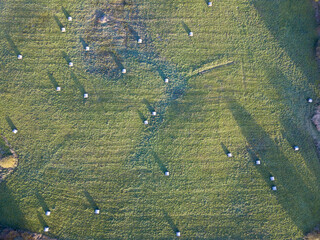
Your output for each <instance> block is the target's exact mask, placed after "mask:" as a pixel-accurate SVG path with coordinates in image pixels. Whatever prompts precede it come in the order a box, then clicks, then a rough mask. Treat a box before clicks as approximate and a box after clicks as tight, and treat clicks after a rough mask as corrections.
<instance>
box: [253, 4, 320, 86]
mask: <svg viewBox="0 0 320 240" xmlns="http://www.w3.org/2000/svg"><path fill="white" fill-rule="evenodd" d="M299 4H300V3H299V2H298V1H292V0H284V1H274V2H273V3H272V4H270V1H268V0H256V1H252V5H253V6H254V7H255V9H256V10H257V12H258V13H259V16H260V17H261V19H262V20H263V22H264V23H265V25H266V27H267V28H268V30H269V31H270V32H271V33H272V35H273V37H275V38H276V39H277V41H278V43H279V44H280V47H281V48H283V49H285V51H286V53H287V54H288V55H289V57H290V58H291V60H292V61H294V63H295V64H296V65H297V66H298V68H300V69H301V70H302V71H303V73H304V75H305V76H307V79H309V80H312V81H311V83H315V82H316V81H317V74H316V72H315V71H312V69H313V68H312V67H311V66H310V62H308V61H305V59H306V56H305V54H306V52H305V51H297V49H301V48H302V47H303V46H305V44H306V43H308V42H309V41H310V40H311V41H313V42H312V43H311V44H312V45H313V44H314V42H316V38H315V35H313V36H314V38H313V39H310V38H309V37H308V33H309V32H310V31H312V33H313V32H315V25H314V26H310V24H309V19H307V20H306V19H304V18H303V17H308V18H309V17H312V16H310V15H306V13H305V12H303V10H304V9H303V8H301V7H299V6H300V5H299ZM301 4H309V5H310V12H311V11H312V10H313V8H312V6H311V2H310V3H309V2H308V3H301ZM283 9H286V10H285V11H283ZM297 11H298V12H297ZM284 12H285V14H286V19H285V21H284V19H283V16H282V15H281V14H282V13H284ZM287 13H290V14H287ZM312 14H313V12H312ZM312 14H311V15H312ZM311 28H314V29H311ZM283 29H285V31H283ZM309 35H311V34H309ZM310 48H311V46H310ZM308 52H309V50H308Z"/></svg>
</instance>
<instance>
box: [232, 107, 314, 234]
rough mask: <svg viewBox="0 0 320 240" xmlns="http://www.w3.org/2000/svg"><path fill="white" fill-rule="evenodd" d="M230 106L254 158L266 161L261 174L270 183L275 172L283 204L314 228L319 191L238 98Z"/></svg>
mask: <svg viewBox="0 0 320 240" xmlns="http://www.w3.org/2000/svg"><path fill="white" fill-rule="evenodd" d="M228 107H229V109H230V111H231V113H232V115H233V117H234V119H235V120H236V122H237V124H238V126H239V127H240V129H241V132H242V134H243V136H244V137H245V138H246V140H247V142H248V144H249V149H250V150H249V151H250V154H251V157H252V158H253V157H257V156H259V159H260V160H261V162H262V163H263V165H262V166H257V168H258V171H259V172H260V173H261V176H262V177H263V178H264V180H265V181H266V182H267V183H268V184H270V182H269V179H267V177H268V176H269V175H270V174H271V173H272V174H273V175H274V176H275V177H276V179H277V182H276V183H277V184H278V185H280V187H279V189H278V191H277V192H275V196H276V197H277V200H278V202H279V204H281V206H282V208H283V209H284V210H285V211H286V212H287V213H288V215H289V216H290V218H291V219H292V221H293V222H294V223H295V225H296V226H297V227H298V228H299V229H300V230H302V231H303V232H306V231H308V230H310V228H311V227H312V226H313V225H314V219H318V220H320V219H319V218H320V217H319V210H320V209H319V207H317V205H318V204H317V202H318V201H319V200H320V198H319V194H316V193H314V191H312V190H311V189H310V188H309V186H308V185H306V183H305V182H304V181H303V179H302V178H301V176H300V174H299V173H298V172H297V170H296V167H295V166H293V165H292V164H291V162H290V161H289V159H287V158H286V156H285V155H284V154H283V153H282V152H281V150H280V149H279V147H278V146H277V145H276V144H275V143H274V141H273V140H272V139H271V138H270V136H269V135H268V134H267V132H265V130H264V129H263V128H262V127H261V126H260V125H259V124H257V123H256V121H255V120H254V119H253V118H252V116H251V115H250V114H249V113H248V112H247V111H246V109H245V108H244V107H242V106H241V105H240V104H239V103H237V102H235V101H232V102H230V103H229V106H228ZM259 167H262V168H259ZM298 189H300V190H298ZM268 190H269V189H266V191H268Z"/></svg>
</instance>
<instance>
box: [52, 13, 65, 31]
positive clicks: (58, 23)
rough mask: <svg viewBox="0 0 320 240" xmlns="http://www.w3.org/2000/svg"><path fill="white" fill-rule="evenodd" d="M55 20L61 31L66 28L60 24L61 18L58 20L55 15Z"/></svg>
mask: <svg viewBox="0 0 320 240" xmlns="http://www.w3.org/2000/svg"><path fill="white" fill-rule="evenodd" d="M53 18H54V20H55V21H56V23H57V25H58V27H59V29H60V30H61V28H63V27H64V26H63V24H62V23H61V22H60V20H59V18H58V17H57V16H56V15H54V16H53Z"/></svg>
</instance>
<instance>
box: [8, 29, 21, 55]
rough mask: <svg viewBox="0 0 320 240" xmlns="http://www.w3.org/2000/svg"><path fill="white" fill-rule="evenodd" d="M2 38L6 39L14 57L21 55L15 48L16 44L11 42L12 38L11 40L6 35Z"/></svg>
mask: <svg viewBox="0 0 320 240" xmlns="http://www.w3.org/2000/svg"><path fill="white" fill-rule="evenodd" d="M4 36H5V38H6V39H7V41H8V43H9V45H10V47H11V48H12V50H13V51H14V54H15V55H16V56H18V55H21V52H20V51H19V49H18V47H17V46H16V44H15V43H14V42H13V41H12V38H11V37H10V36H9V35H8V34H5V35H4Z"/></svg>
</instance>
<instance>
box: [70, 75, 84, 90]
mask: <svg viewBox="0 0 320 240" xmlns="http://www.w3.org/2000/svg"><path fill="white" fill-rule="evenodd" d="M70 74H71V78H72V80H73V81H74V83H75V85H76V86H77V87H78V88H79V91H80V92H81V94H82V95H84V94H85V93H86V90H85V89H84V87H83V86H82V84H81V83H80V81H79V80H78V78H77V76H76V75H75V74H74V73H73V72H71V73H70Z"/></svg>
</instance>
